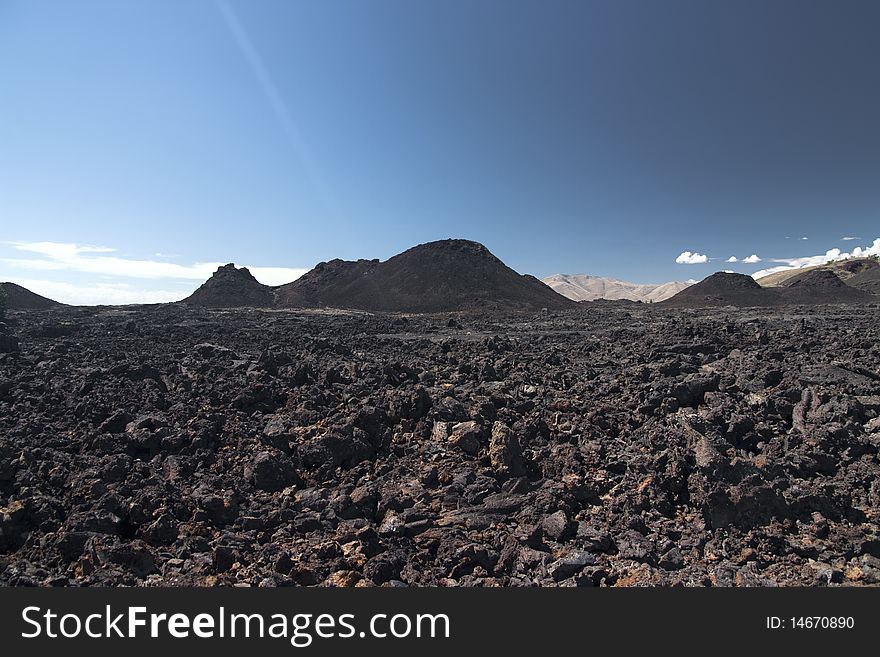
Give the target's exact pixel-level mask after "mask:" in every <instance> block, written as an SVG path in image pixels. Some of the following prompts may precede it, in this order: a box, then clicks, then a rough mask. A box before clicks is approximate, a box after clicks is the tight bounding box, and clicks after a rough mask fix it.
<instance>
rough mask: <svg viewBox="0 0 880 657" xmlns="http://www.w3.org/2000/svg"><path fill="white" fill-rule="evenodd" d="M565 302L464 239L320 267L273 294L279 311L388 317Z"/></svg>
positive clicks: (531, 307)
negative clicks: (339, 311)
mask: <svg viewBox="0 0 880 657" xmlns="http://www.w3.org/2000/svg"><path fill="white" fill-rule="evenodd" d="M572 304H573V302H572V301H570V300H568V299H566V298H565V297H563V296H562V295H560V294H557V293H556V292H554V291H553V290H552V289H551V288H550V287H548V286H547V285H545V284H544V283H542V282H541V281H539V280H538V279H536V278H535V277H533V276H527V275H520V274H518V273H516V272H515V271H513V270H512V269H510V268H509V267H507V266H506V265H505V264H504V263H503V262H501V261H500V260H499V259H498V258H496V257H495V256H494V255H492V254H491V253H490V252H489V250H488V249H487V248H486V247H485V246H483V245H482V244H479V243H477V242H471V241H469V240H441V241H438V242H429V243H427V244H420V245H419V246H415V247H413V248H411V249H409V250H407V251H404V252H403V253H401V254H398V255H396V256H394V257H393V258H390V259H388V260H386V261H385V262H379V261H377V260H358V261H356V262H346V261H342V260H333V261H331V262H327V263H321V264H319V265H318V266H317V267H315V268H314V269H313V270H311V271H310V272H308V273H307V274H305V275H304V276H303V277H301V278H299V279H297V280H296V281H294V282H292V283H289V284H287V285H283V286H281V287H280V288H279V289H278V305H279V306H282V307H321V306H329V307H336V308H353V309H359V310H372V311H391V312H447V311H457V310H473V309H486V308H489V309H491V308H496V309H525V310H537V309H540V308H553V309H559V308H568V307H571V306H572Z"/></svg>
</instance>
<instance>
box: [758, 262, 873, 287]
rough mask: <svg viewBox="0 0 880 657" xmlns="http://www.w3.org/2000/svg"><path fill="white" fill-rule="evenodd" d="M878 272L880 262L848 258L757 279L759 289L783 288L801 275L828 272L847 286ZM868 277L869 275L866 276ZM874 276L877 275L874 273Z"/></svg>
mask: <svg viewBox="0 0 880 657" xmlns="http://www.w3.org/2000/svg"><path fill="white" fill-rule="evenodd" d="M875 270H880V262H878V261H877V260H875V259H874V258H848V259H846V260H835V261H832V262H827V263H825V264H822V265H813V266H811V267H801V268H798V269H784V270H782V271H777V272H773V273H772V274H767V275H766V276H762V277H761V278H759V279H758V283H759V284H760V285H761V287H784V286H785V285H786V284H787V283H788V282H789V281H791V280H792V279H794V278H795V277H797V276H800V275H801V274H804V273H805V272H809V271H830V272H832V273H834V274H836V275H837V276H838V278H840V280H842V281H844V282H845V283H847V284H848V285H852V283H850V279H851V278H854V277H856V276H859V275H860V274H865V273H866V272H871V271H875ZM868 275H870V274H868ZM874 275H877V274H876V273H875V274H874Z"/></svg>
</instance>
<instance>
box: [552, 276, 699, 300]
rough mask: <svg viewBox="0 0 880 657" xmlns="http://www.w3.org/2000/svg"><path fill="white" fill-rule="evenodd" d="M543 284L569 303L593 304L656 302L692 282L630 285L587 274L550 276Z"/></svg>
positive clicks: (676, 292)
mask: <svg viewBox="0 0 880 657" xmlns="http://www.w3.org/2000/svg"><path fill="white" fill-rule="evenodd" d="M542 280H543V282H544V283H545V284H547V285H549V286H550V287H551V288H553V289H554V290H556V292H558V293H559V294H561V295H562V296H564V297H568V298H569V299H572V300H573V301H596V300H598V299H607V300H611V301H617V300H620V299H625V300H628V301H642V302H644V303H656V302H658V301H664V300H666V299H669V298H670V297H673V296H675V295H676V294H678V293H679V292H681V291H682V290H684V289H685V288H687V287H688V286H690V285H692V284H693V283H692V282H682V281H673V282H670V283H657V284H654V283H630V282H629V281H619V280H617V279H615V278H602V277H600V276H590V275H588V274H554V275H553V276H548V277H547V278H544V279H542Z"/></svg>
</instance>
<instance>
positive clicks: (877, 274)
mask: <svg viewBox="0 0 880 657" xmlns="http://www.w3.org/2000/svg"><path fill="white" fill-rule="evenodd" d="M846 283H847V285H851V286H852V287H855V288H858V289H860V290H864V291H865V292H870V293H871V294H880V267H873V268H870V269H865V270H864V271H861V272H859V273H858V274H856V275H855V276H853V277H852V278H850V279H849V280H847V282H846Z"/></svg>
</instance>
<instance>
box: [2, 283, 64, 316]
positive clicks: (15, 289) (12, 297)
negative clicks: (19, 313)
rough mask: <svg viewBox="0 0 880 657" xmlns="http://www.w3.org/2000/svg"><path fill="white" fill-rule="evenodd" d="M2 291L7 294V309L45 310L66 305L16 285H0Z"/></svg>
mask: <svg viewBox="0 0 880 657" xmlns="http://www.w3.org/2000/svg"><path fill="white" fill-rule="evenodd" d="M0 290H2V291H3V292H4V293H5V294H6V307H7V308H10V309H12V310H43V309H45V308H54V307H56V306H63V305H64V304H63V303H59V302H58V301H53V300H52V299H47V298H46V297H41V296H40V295H39V294H36V293H35V292H31V291H30V290H28V289H27V288H25V287H22V286H21V285H16V284H15V283H0Z"/></svg>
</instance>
